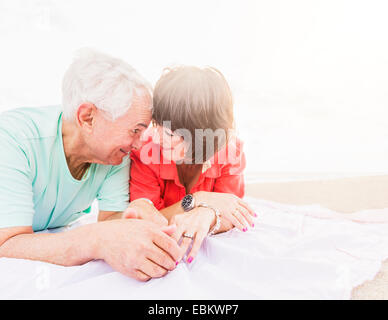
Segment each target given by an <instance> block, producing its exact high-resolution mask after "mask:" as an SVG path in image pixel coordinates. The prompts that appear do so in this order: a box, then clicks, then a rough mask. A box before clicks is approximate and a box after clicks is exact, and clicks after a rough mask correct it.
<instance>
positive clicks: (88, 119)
mask: <svg viewBox="0 0 388 320" xmlns="http://www.w3.org/2000/svg"><path fill="white" fill-rule="evenodd" d="M96 111H97V108H96V106H95V105H94V104H93V103H89V102H85V103H82V104H81V105H80V106H79V107H78V110H77V119H76V120H77V123H78V125H79V126H80V127H82V128H85V129H87V130H91V129H92V127H93V120H94V117H95V115H96Z"/></svg>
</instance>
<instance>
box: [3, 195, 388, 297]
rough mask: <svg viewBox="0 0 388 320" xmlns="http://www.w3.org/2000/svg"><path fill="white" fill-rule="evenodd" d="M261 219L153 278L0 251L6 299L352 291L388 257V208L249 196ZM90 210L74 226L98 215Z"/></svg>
mask: <svg viewBox="0 0 388 320" xmlns="http://www.w3.org/2000/svg"><path fill="white" fill-rule="evenodd" d="M247 200H248V202H249V203H250V204H251V206H252V207H253V208H254V209H255V211H256V212H257V213H258V215H259V217H258V218H257V219H256V226H255V228H253V229H250V230H249V231H248V232H246V233H243V232H240V231H238V230H232V231H230V232H228V233H224V234H221V235H217V236H213V237H210V238H208V239H207V240H206V241H205V242H204V244H203V246H202V248H201V251H200V253H199V255H198V256H197V258H196V259H195V260H194V261H193V263H192V264H191V265H187V264H186V263H180V264H179V265H178V267H177V269H176V270H174V271H173V272H170V273H169V274H168V275H167V276H165V277H164V278H160V279H153V280H151V281H149V282H147V283H142V282H137V281H135V280H132V279H130V278H127V277H125V276H123V275H121V274H119V273H118V272H115V271H114V270H112V269H111V268H110V266H109V265H107V264H106V263H105V262H104V261H92V262H89V263H87V264H85V265H83V266H76V267H61V266H56V265H52V264H48V263H43V262H36V261H28V260H18V259H7V258H1V259H0V298H2V299H13V298H21V299H26V298H28V299H31V298H32V299H40V298H45V299H349V298H350V296H351V290H352V289H353V288H354V287H355V286H357V285H359V284H361V283H362V282H364V281H366V280H368V279H373V277H374V276H375V275H376V273H377V272H378V271H379V269H380V266H381V263H382V261H383V260H385V259H386V258H388V209H384V210H370V211H363V212H358V213H354V214H339V213H336V212H333V211H331V210H328V209H325V208H322V207H320V206H291V205H284V204H278V203H273V202H269V201H264V200H258V199H253V198H247ZM95 219H96V215H95V213H94V214H90V215H89V216H87V217H86V218H84V219H81V221H79V222H77V223H75V224H73V225H72V226H70V227H67V228H64V229H65V230H66V229H69V228H75V227H77V225H80V224H84V223H89V222H93V221H94V220H95Z"/></svg>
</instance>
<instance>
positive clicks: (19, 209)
mask: <svg viewBox="0 0 388 320" xmlns="http://www.w3.org/2000/svg"><path fill="white" fill-rule="evenodd" d="M151 102H152V99H151V91H150V87H149V85H148V84H147V82H146V81H145V80H144V79H143V78H142V77H141V76H140V75H139V74H138V73H137V72H136V71H135V70H134V69H133V68H132V67H130V66H129V65H128V64H126V63H125V62H123V61H121V60H119V59H115V58H112V57H110V56H107V55H104V54H100V53H96V52H88V53H85V52H84V53H81V54H80V55H79V56H78V57H77V58H76V59H75V61H74V62H73V64H72V65H71V66H70V68H69V69H68V71H67V72H66V74H65V76H64V80H63V105H62V106H56V107H55V106H53V107H43V108H24V109H16V110H11V111H8V112H5V113H3V114H2V115H0V155H1V156H0V181H1V183H0V257H10V258H24V259H32V260H41V261H46V262H51V263H55V264H60V265H65V266H70V265H78V264H83V263H85V262H88V261H90V260H93V259H104V260H105V261H106V262H108V263H109V264H110V265H111V266H112V267H113V268H114V269H116V270H118V271H120V272H122V273H123V274H126V275H128V276H131V277H134V278H136V279H139V280H148V279H150V278H151V277H159V276H162V275H164V274H166V272H167V271H168V270H173V269H174V268H175V267H176V262H177V261H178V260H179V259H181V256H182V253H181V250H180V248H179V246H178V245H177V243H176V241H174V239H172V238H171V237H170V235H171V233H172V232H173V231H174V230H173V229H171V228H168V227H167V228H164V229H163V228H161V227H160V226H157V225H155V224H152V223H150V222H147V221H140V220H113V219H115V218H121V217H122V212H123V211H124V210H126V209H127V207H128V205H129V202H128V188H129V185H128V174H129V167H128V162H129V157H128V153H129V152H130V151H131V150H132V149H133V148H135V149H136V148H138V147H140V146H141V142H140V135H141V134H142V132H143V131H144V130H145V129H146V128H147V127H148V126H149V123H150V121H151ZM95 199H97V200H98V202H99V209H100V220H113V221H102V222H99V223H93V224H90V225H86V226H83V227H80V228H77V229H74V230H70V231H68V232H63V233H50V234H47V233H46V234H42V233H40V234H37V233H35V232H36V231H41V230H45V229H50V228H56V227H62V226H65V225H67V224H69V223H70V222H72V221H74V220H75V219H77V218H79V217H80V216H82V215H83V214H85V213H87V212H89V211H90V206H91V204H92V202H93V201H94V200H95ZM139 202H140V203H141V202H142V201H141V200H139V201H138V203H139ZM143 202H144V201H143Z"/></svg>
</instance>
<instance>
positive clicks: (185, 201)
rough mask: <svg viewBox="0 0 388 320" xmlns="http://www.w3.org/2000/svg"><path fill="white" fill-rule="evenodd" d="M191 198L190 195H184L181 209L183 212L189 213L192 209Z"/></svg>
mask: <svg viewBox="0 0 388 320" xmlns="http://www.w3.org/2000/svg"><path fill="white" fill-rule="evenodd" d="M193 200H194V198H193V196H192V195H191V194H188V195H186V196H185V197H184V198H183V199H182V208H183V210H185V211H189V210H191V209H192V206H193Z"/></svg>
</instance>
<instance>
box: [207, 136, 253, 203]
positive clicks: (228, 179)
mask: <svg viewBox="0 0 388 320" xmlns="http://www.w3.org/2000/svg"><path fill="white" fill-rule="evenodd" d="M229 148H230V149H231V151H230V153H229V154H230V155H232V156H230V159H229V161H228V163H226V164H225V165H224V166H223V167H222V169H221V175H220V177H219V178H217V179H216V181H215V183H214V189H213V191H214V192H222V193H232V194H235V195H236V196H238V197H240V198H243V197H244V194H245V183H244V174H243V173H244V169H245V167H246V159H245V154H244V152H243V143H242V142H241V141H240V140H237V141H235V142H234V143H232V144H231V145H230V146H229Z"/></svg>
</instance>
